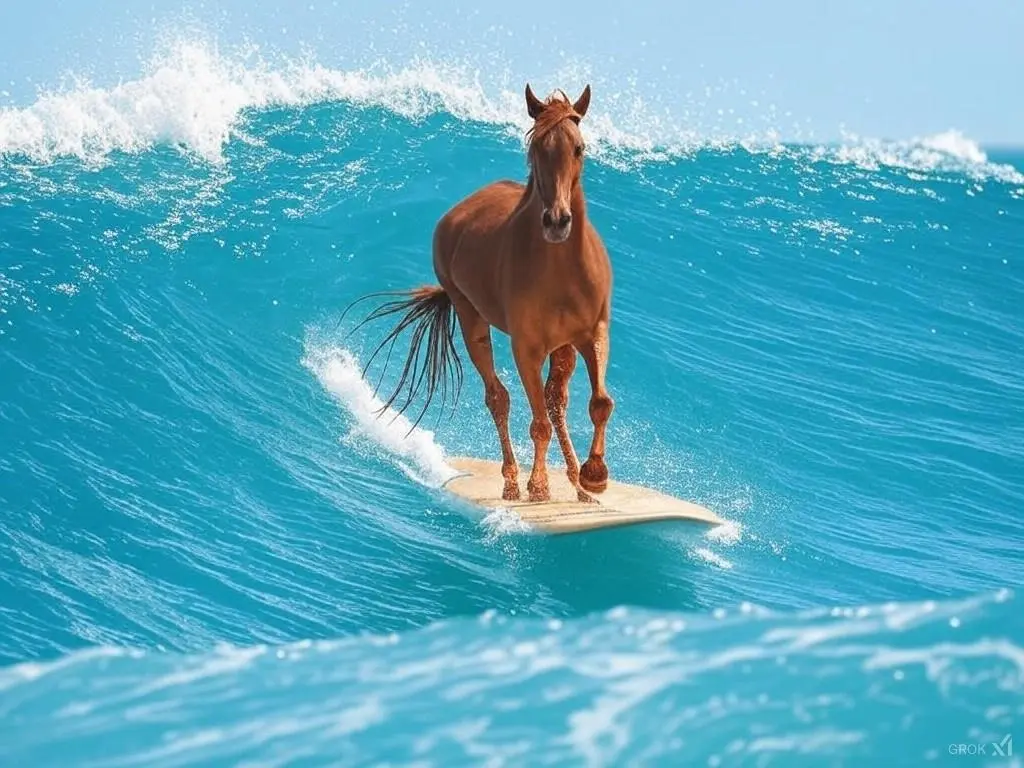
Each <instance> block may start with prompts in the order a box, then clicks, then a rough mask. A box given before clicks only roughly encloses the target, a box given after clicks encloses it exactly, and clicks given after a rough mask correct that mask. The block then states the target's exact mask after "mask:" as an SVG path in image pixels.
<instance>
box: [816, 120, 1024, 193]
mask: <svg viewBox="0 0 1024 768" xmlns="http://www.w3.org/2000/svg"><path fill="white" fill-rule="evenodd" d="M814 154H816V155H817V156H818V157H823V156H824V157H826V158H827V159H832V160H835V161H838V162H841V163H848V164H851V165H856V166H858V167H860V168H864V169H865V170H872V171H873V170H878V169H879V168H883V167H889V168H901V169H905V170H912V171H921V172H926V171H950V172H955V173H966V174H968V175H970V176H972V177H975V178H979V179H980V178H993V179H997V180H999V181H1005V182H1007V183H1010V184H1024V174H1021V173H1020V171H1018V170H1016V169H1015V168H1013V167H1012V166H1009V165H998V164H995V163H991V162H989V159H988V156H987V155H986V154H985V152H984V151H983V150H982V149H981V147H980V146H979V145H978V143H977V142H975V141H974V140H972V139H970V138H968V137H967V136H964V135H963V133H961V132H960V131H955V130H949V131H944V132H942V133H937V134H934V135H931V136H922V137H916V138H913V139H910V140H907V141H880V140H878V139H869V138H863V137H860V136H856V135H852V134H847V135H846V136H845V137H844V140H843V143H842V144H841V145H840V146H839V147H838V148H837V149H834V150H831V149H827V148H820V149H816V150H814Z"/></svg>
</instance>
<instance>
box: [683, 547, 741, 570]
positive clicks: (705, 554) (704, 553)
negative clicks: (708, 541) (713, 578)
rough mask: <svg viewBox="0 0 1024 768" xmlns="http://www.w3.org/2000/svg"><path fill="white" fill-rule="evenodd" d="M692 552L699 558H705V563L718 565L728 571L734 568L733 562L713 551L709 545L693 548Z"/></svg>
mask: <svg viewBox="0 0 1024 768" xmlns="http://www.w3.org/2000/svg"><path fill="white" fill-rule="evenodd" d="M691 554H692V555H693V556H694V557H696V558H698V559H699V560H703V561H704V562H705V563H709V564H711V565H715V566H718V567H719V568H721V569H722V570H726V571H727V570H730V569H731V568H732V563H731V562H729V561H728V560H726V559H725V558H724V557H722V556H721V555H720V554H718V553H717V552H712V551H711V550H710V549H708V548H707V547H696V548H695V549H693V550H691Z"/></svg>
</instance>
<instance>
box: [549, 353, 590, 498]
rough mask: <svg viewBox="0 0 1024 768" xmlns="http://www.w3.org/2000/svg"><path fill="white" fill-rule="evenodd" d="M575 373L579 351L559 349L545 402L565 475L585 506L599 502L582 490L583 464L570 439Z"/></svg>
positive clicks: (552, 362)
mask: <svg viewBox="0 0 1024 768" xmlns="http://www.w3.org/2000/svg"><path fill="white" fill-rule="evenodd" d="M574 370H576V350H575V349H574V348H573V346H572V345H571V344H566V345H564V346H562V347H559V348H558V349H556V350H555V351H554V352H552V353H551V357H550V359H549V368H548V383H547V384H546V385H545V386H544V401H545V403H546V405H547V408H548V417H549V418H550V419H551V422H552V423H553V424H554V426H555V435H556V436H557V437H558V444H559V445H560V446H561V448H562V456H564V457H565V474H566V476H567V477H568V478H569V483H570V484H572V486H573V487H574V488H575V489H576V498H577V500H579V501H581V502H583V503H591V504H592V503H594V502H595V501H596V499H595V498H594V497H593V496H591V495H590V494H589V493H587V492H586V491H584V490H583V489H582V488H581V487H580V460H579V459H578V458H576V449H575V448H573V445H572V438H571V437H570V436H569V425H568V424H567V423H566V419H565V414H566V411H567V410H568V408H569V380H570V379H571V378H572V374H573V371H574Z"/></svg>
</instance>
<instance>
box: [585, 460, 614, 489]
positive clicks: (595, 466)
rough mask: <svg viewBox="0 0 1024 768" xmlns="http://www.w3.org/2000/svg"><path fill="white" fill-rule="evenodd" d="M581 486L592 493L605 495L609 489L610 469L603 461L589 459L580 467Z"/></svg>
mask: <svg viewBox="0 0 1024 768" xmlns="http://www.w3.org/2000/svg"><path fill="white" fill-rule="evenodd" d="M580 485H582V486H583V488H584V489H586V490H588V491H590V492H591V493H604V492H605V490H607V488H608V467H607V466H606V465H605V463H604V460H603V459H597V458H593V457H591V458H589V459H587V460H586V461H585V462H583V466H582V467H580Z"/></svg>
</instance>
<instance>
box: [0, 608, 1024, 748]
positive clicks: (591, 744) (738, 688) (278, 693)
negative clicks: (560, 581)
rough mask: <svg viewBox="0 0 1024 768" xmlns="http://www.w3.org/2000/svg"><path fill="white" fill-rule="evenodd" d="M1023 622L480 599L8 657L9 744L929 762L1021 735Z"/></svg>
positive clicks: (857, 611)
mask: <svg viewBox="0 0 1024 768" xmlns="http://www.w3.org/2000/svg"><path fill="white" fill-rule="evenodd" d="M1019 629H1020V608H1019V606H1017V605H1015V599H1014V596H1013V595H1012V593H1010V592H1006V591H1001V592H998V593H994V594H986V595H981V596H976V597H972V598H969V599H964V600H949V601H943V602H923V603H900V604H897V603H893V604H886V605H877V606H864V607H858V608H836V609H829V610H825V609H822V610H814V611H808V612H803V613H796V614H778V613H773V612H770V611H767V610H764V609H761V608H758V607H756V606H752V605H749V604H743V605H740V606H738V607H737V608H735V609H733V610H724V609H718V610H716V611H715V612H714V613H713V614H712V615H701V616H694V615H690V614H675V613H666V612H651V611H640V610H629V609H625V608H616V609H613V610H611V611H607V612H604V613H602V614H596V615H592V616H590V617H585V618H580V619H575V620H570V621H564V622H563V621H558V620H548V621H545V620H527V619H519V618H515V617H510V616H503V615H498V614H495V613H493V612H489V613H486V614H484V615H483V616H481V617H479V618H477V619H469V618H467V619H451V620H447V621H442V622H438V623H435V624H433V625H431V626H429V627H426V628H424V629H421V630H416V631H410V632H406V633H402V634H389V635H380V636H364V637H353V638H348V639H343V640H335V641H328V642H298V643H292V644H288V645H281V646H266V645H261V646H255V647H248V648H236V647H222V648H219V649H217V650H215V651H213V652H209V653H203V654H197V655H180V654H170V653H158V652H152V651H145V652H144V651H138V650H127V649H115V648H95V649H90V650H85V651H80V652H78V653H74V654H71V655H69V656H67V657H64V658H61V659H58V660H56V661H52V662H47V663H25V664H20V665H17V666H14V667H10V668H7V669H5V670H0V713H2V722H3V726H2V729H0V732H2V733H3V734H4V738H3V739H0V756H3V757H4V762H9V763H10V764H19V765H29V764H31V765H40V766H41V765H49V764H58V763H59V762H60V761H61V760H62V759H64V758H65V757H66V756H67V755H69V754H75V755H76V756H77V759H78V760H79V761H80V762H81V763H83V764H85V763H88V764H97V765H98V764H103V765H147V766H155V765H184V764H194V763H196V762H199V761H211V760H217V761H229V762H232V763H236V762H244V761H245V760H247V759H258V760H259V761H260V762H261V763H262V764H285V763H288V762H289V761H295V760H298V759H301V758H308V757H311V756H314V755H315V756H316V758H317V759H318V760H320V761H332V760H336V761H342V762H345V761H349V760H355V759H358V760H360V761H372V762H375V763H380V762H400V763H403V764H407V763H408V764H412V763H415V764H417V765H435V764H437V765H442V764H443V765H450V764H452V763H453V762H462V761H470V762H473V763H485V764H504V763H507V762H512V763H518V762H523V761H528V762H530V763H531V764H588V765H597V764H608V763H617V764H633V763H642V764H650V763H651V762H652V761H658V760H665V759H669V758H675V759H678V758H680V757H682V756H685V757H686V760H687V761H688V764H693V765H711V766H722V765H745V764H756V765H766V764H773V763H775V762H779V763H780V764H785V765H802V764H807V765H816V764H820V763H821V761H822V760H845V761H850V760H858V759H863V758H864V756H865V755H866V754H874V755H883V754H884V755H886V764H889V765H918V764H920V763H921V762H923V761H929V760H936V759H939V758H945V757H947V756H948V755H949V754H950V751H951V750H952V749H954V748H956V747H958V745H959V744H961V743H971V744H975V745H976V744H979V743H984V744H991V743H993V742H999V741H1001V740H1002V739H1004V738H1005V736H1006V734H1008V733H1009V734H1012V727H1013V725H1014V723H1015V722H1017V721H1018V718H1019V717H1020V716H1021V715H1022V714H1024V707H1022V706H1021V703H1020V699H1019V694H1018V692H1019V690H1020V689H1021V685H1022V681H1024V648H1022V647H1021V646H1020V644H1019ZM1015 637H1016V638H1017V639H1014V638H1015ZM989 750H990V752H989V754H991V747H989ZM868 759H869V760H870V758H868Z"/></svg>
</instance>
